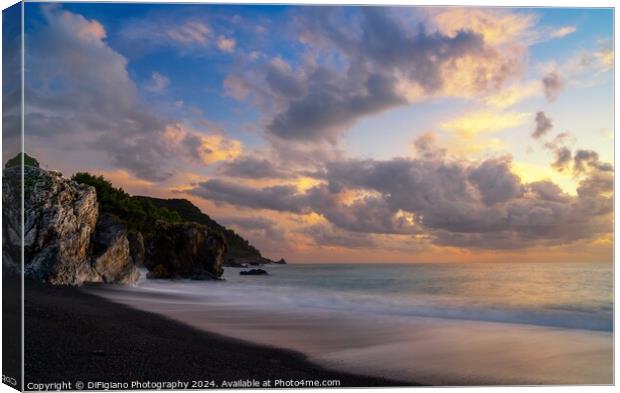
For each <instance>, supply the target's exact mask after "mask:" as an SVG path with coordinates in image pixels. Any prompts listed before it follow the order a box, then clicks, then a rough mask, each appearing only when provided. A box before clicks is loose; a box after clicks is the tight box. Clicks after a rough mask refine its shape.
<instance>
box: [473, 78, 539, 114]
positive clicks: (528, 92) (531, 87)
mask: <svg viewBox="0 0 620 393" xmlns="http://www.w3.org/2000/svg"><path fill="white" fill-rule="evenodd" d="M539 94H540V84H539V82H538V81H530V82H528V83H525V84H520V83H515V84H513V85H511V86H507V87H506V88H503V89H500V90H498V91H496V92H493V93H492V94H490V95H488V96H487V97H485V98H484V103H485V104H487V105H489V106H492V107H495V108H499V109H505V108H509V107H511V106H513V105H515V104H517V103H519V102H521V101H523V100H524V99H526V98H529V97H532V96H536V95H539Z"/></svg>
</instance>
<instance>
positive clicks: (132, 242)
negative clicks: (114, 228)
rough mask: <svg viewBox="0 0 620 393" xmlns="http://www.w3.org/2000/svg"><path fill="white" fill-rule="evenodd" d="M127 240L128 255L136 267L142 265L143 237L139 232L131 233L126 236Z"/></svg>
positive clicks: (143, 252)
mask: <svg viewBox="0 0 620 393" xmlns="http://www.w3.org/2000/svg"><path fill="white" fill-rule="evenodd" d="M127 240H129V255H131V259H133V263H134V264H135V265H136V266H138V267H139V266H143V265H144V254H145V249H144V237H143V236H142V233H140V232H132V233H129V234H127Z"/></svg>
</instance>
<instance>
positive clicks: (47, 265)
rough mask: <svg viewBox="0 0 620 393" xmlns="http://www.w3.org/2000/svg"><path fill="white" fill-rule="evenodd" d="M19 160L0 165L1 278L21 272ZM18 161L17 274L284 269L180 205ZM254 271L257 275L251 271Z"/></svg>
mask: <svg viewBox="0 0 620 393" xmlns="http://www.w3.org/2000/svg"><path fill="white" fill-rule="evenodd" d="M20 162H21V157H20V156H18V157H15V158H13V159H11V160H9V161H8V162H7V165H6V166H5V169H4V172H3V176H2V183H3V189H4V192H3V194H2V198H3V215H4V219H3V239H2V240H3V246H4V247H3V255H2V265H3V274H5V273H18V272H19V271H20V270H21V266H20V263H19V261H20V258H21V247H20V243H21V230H20V227H21V213H20V206H21V200H20V199H21V171H20V169H21V166H20ZM24 162H25V163H26V165H25V166H24V195H25V199H24V208H25V214H24V256H25V261H24V275H25V277H27V278H31V279H36V280H40V281H44V282H48V283H51V284H58V285H81V284H83V283H85V282H108V283H120V284H129V283H134V282H136V281H137V280H138V278H139V271H138V267H141V266H144V267H146V268H147V269H148V270H149V273H148V275H147V277H148V278H153V279H156V278H192V279H199V280H205V279H219V278H220V277H221V276H222V274H223V271H224V270H223V267H224V266H239V267H242V266H260V265H264V264H271V263H275V264H285V263H286V262H285V261H284V259H280V260H279V261H272V260H270V259H268V258H265V257H263V256H262V255H261V253H260V252H259V251H258V250H257V249H256V248H255V247H253V246H252V245H251V244H249V242H248V241H247V240H245V239H243V238H242V237H241V236H240V235H238V234H237V233H235V232H234V231H232V230H230V229H227V228H225V227H224V226H222V225H220V224H218V223H217V222H216V221H215V220H213V219H211V218H210V217H209V216H208V215H206V214H204V213H202V212H201V211H200V210H199V209H198V208H197V207H196V206H194V205H193V204H192V203H191V202H189V201H187V200H183V199H169V200H167V199H158V198H150V197H133V196H130V195H129V194H127V193H125V192H124V191H123V190H122V189H117V188H114V187H113V186H112V184H111V183H110V182H109V181H107V180H105V179H104V178H102V177H100V176H93V175H90V174H87V173H78V174H76V175H74V176H73V177H72V179H71V180H70V179H66V178H64V177H63V176H62V174H60V172H57V171H47V170H44V169H42V168H40V167H39V166H38V165H39V164H38V162H37V161H36V160H35V159H33V158H32V157H29V156H27V155H26V156H25V158H24ZM259 270H261V269H259Z"/></svg>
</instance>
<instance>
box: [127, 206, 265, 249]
mask: <svg viewBox="0 0 620 393" xmlns="http://www.w3.org/2000/svg"><path fill="white" fill-rule="evenodd" d="M134 198H138V199H142V200H144V201H148V202H152V203H153V204H154V205H155V206H157V207H160V208H164V209H168V210H171V211H174V212H176V213H178V214H179V216H180V217H181V219H182V220H183V221H193V222H197V223H199V224H202V225H204V226H206V227H207V228H209V229H211V230H212V231H215V232H219V233H221V234H222V235H223V236H224V238H225V239H226V243H227V244H228V253H227V255H226V256H227V258H261V257H262V256H261V253H260V251H258V250H257V249H256V248H255V247H254V246H252V245H251V244H250V243H249V242H248V241H247V240H246V239H244V238H243V237H241V236H239V235H238V234H237V233H236V232H235V231H233V230H232V229H228V228H226V227H224V226H222V225H220V224H219V223H217V221H215V220H214V219H212V218H211V217H209V216H208V215H207V214H205V213H203V212H202V211H200V209H199V208H198V207H196V206H195V205H194V204H192V203H191V202H190V201H188V200H187V199H161V198H152V197H146V196H136V197H134Z"/></svg>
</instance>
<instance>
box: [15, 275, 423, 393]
mask: <svg viewBox="0 0 620 393" xmlns="http://www.w3.org/2000/svg"><path fill="white" fill-rule="evenodd" d="M25 310H26V315H25V328H26V336H25V370H26V380H25V383H26V384H27V383H28V382H34V383H50V382H58V381H63V380H64V381H75V380H81V381H100V382H106V381H108V382H120V381H135V380H138V381H159V382H167V381H214V382H215V383H216V384H218V385H221V382H222V381H229V382H233V381H239V380H257V381H263V380H272V381H275V380H287V381H288V380H295V381H298V380H319V381H323V380H324V381H328V380H339V381H340V382H339V383H340V385H339V386H340V387H379V386H415V385H417V384H415V383H409V382H407V383H405V382H398V381H393V380H388V379H384V378H377V377H370V376H364V375H356V374H350V373H345V372H338V371H334V370H330V369H326V368H323V367H320V366H318V365H316V364H314V363H312V362H310V361H309V360H307V357H306V356H305V355H303V354H301V353H298V352H294V351H290V350H284V349H279V348H275V347H268V346H264V345H258V344H254V343H251V342H247V341H243V340H239V339H234V338H229V337H225V336H222V335H219V334H217V333H211V332H207V331H204V330H199V329H196V328H194V327H191V326H189V325H186V324H183V323H180V322H177V321H174V320H172V319H169V318H167V317H165V316H161V315H158V314H155V313H151V312H146V311H142V310H137V309H134V308H131V307H128V306H125V305H122V304H119V303H115V302H112V301H109V300H107V299H104V298H101V297H99V296H96V295H92V294H89V293H85V292H84V291H82V290H80V289H77V288H71V287H54V286H49V285H43V284H37V283H34V282H27V283H26V290H25ZM274 383H275V382H274ZM233 387H244V386H233ZM281 387H284V386H281ZM196 388H198V387H196ZM226 388H229V387H226Z"/></svg>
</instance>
